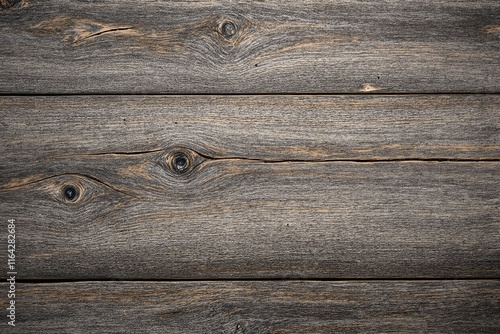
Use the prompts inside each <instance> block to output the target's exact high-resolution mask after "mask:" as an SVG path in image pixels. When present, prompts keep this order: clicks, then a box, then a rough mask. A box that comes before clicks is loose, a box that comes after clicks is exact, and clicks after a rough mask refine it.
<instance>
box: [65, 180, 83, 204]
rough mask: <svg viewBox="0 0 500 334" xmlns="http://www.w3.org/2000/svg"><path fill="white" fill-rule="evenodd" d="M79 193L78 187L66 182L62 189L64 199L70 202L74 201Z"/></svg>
mask: <svg viewBox="0 0 500 334" xmlns="http://www.w3.org/2000/svg"><path fill="white" fill-rule="evenodd" d="M80 193H81V189H80V187H78V186H76V185H73V184H67V185H65V186H64V187H63V189H62V195H63V197H64V200H65V201H66V202H70V203H73V202H76V201H77V200H78V198H79V197H80Z"/></svg>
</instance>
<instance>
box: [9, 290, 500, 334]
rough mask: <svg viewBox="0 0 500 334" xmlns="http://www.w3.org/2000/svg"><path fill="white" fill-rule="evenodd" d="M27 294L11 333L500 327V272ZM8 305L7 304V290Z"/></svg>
mask: <svg viewBox="0 0 500 334" xmlns="http://www.w3.org/2000/svg"><path fill="white" fill-rule="evenodd" d="M0 286H1V287H2V291H3V290H4V287H5V283H2V284H0ZM18 295H19V297H18V304H19V305H18V314H19V315H18V320H17V325H16V328H15V329H16V330H17V331H14V330H12V329H10V330H9V331H7V332H12V333H24V334H28V333H36V334H38V333H41V332H43V333H58V334H59V333H99V334H101V333H141V332H144V331H145V330H147V332H148V333H162V334H163V333H172V334H180V333H189V334H205V333H227V334H243V333H245V334H271V333H273V334H285V333H290V334H291V333H318V334H319V333H325V334H326V333H360V332H361V333H389V332H390V333H396V332H397V333H467V334H469V333H492V334H493V333H495V334H496V333H498V329H499V328H500V317H498V314H500V284H499V282H498V281H434V282H428V281H417V282H411V281H410V282H394V281H389V282H386V281H383V282H318V281H295V282H289V281H267V282H231V281H225V282H98V281H96V282H78V283H51V284H25V283H23V284H19V290H18ZM0 305H1V307H2V308H4V306H6V305H5V302H4V299H3V298H2V299H1V301H0ZM5 326H6V325H5V324H4V323H2V324H0V328H2V327H5Z"/></svg>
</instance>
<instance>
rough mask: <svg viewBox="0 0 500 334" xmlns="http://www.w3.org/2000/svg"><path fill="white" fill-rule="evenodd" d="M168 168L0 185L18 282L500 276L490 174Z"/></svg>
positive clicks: (119, 162)
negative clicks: (69, 189)
mask: <svg viewBox="0 0 500 334" xmlns="http://www.w3.org/2000/svg"><path fill="white" fill-rule="evenodd" d="M168 154H169V153H168ZM166 159H170V158H169V157H168V156H166V155H165V154H164V153H163V152H159V153H156V154H144V155H133V156H130V155H110V156H98V157H96V156H93V157H84V156H81V157H73V158H71V159H67V160H55V161H54V160H50V161H39V162H38V163H37V164H36V165H38V168H37V169H36V171H35V172H36V174H33V175H31V176H27V177H26V178H25V179H23V180H21V181H19V180H7V183H3V184H2V188H1V189H0V201H1V203H2V210H1V211H2V212H1V216H2V217H3V218H4V219H8V218H9V219H16V220H17V222H18V228H17V247H18V250H19V255H18V262H19V265H18V266H20V268H22V270H20V272H21V274H20V275H21V277H22V278H88V279H94V278H127V279H133V278H141V279H147V278H282V277H288V278H292V277H293V278H330V277H334V278H338V277H341V278H351V277H355V278H364V277H378V278H384V277H390V278H399V277H403V278H415V277H440V278H456V277H499V275H500V247H499V245H500V224H499V222H500V221H499V218H500V216H499V202H500V199H499V193H500V163H498V162H496V163H493V162H488V163H485V162H483V163H444V162H399V163H398V162H394V163H342V162H326V163H322V162H293V163H291V162H284V163H266V162H254V161H244V160H238V159H221V160H205V161H203V162H201V163H200V164H199V165H197V166H196V167H195V168H194V169H193V170H190V171H188V172H187V173H186V174H183V175H177V174H175V173H174V172H173V171H172V170H171V169H170V167H168V166H167V164H166V163H164V160H166ZM30 165H31V163H29V162H27V165H26V168H27V169H24V170H23V171H21V172H20V173H23V174H26V171H29V170H30V169H29V167H28V166H30ZM42 166H45V167H42ZM67 185H73V186H74V187H75V188H77V189H79V191H80V196H79V197H78V199H77V200H76V201H74V202H69V201H67V200H66V199H65V197H64V196H63V193H62V192H63V190H64V189H65V187H66V186H67ZM1 233H2V235H4V236H5V234H6V233H7V231H6V230H5V231H1ZM3 239H5V240H6V237H5V238H3ZM1 256H2V259H5V257H6V253H5V254H1Z"/></svg>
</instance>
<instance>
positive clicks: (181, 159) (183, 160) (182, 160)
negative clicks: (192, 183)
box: [170, 152, 191, 174]
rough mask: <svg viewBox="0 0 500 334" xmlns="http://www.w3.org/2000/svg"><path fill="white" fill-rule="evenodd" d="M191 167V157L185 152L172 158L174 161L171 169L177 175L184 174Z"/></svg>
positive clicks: (177, 153) (175, 154)
mask: <svg viewBox="0 0 500 334" xmlns="http://www.w3.org/2000/svg"><path fill="white" fill-rule="evenodd" d="M190 165H191V161H190V159H189V156H188V155H187V154H186V153H184V152H176V153H174V155H173V156H172V160H171V163H170V166H171V168H172V169H173V170H174V172H176V173H177V174H182V173H185V172H187V171H188V169H189V167H190Z"/></svg>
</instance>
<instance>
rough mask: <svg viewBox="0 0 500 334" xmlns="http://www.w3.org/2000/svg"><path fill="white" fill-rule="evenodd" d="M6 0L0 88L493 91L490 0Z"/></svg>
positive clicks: (497, 62)
mask: <svg viewBox="0 0 500 334" xmlns="http://www.w3.org/2000/svg"><path fill="white" fill-rule="evenodd" d="M4 2H5V3H7V2H11V3H14V5H13V6H11V7H9V8H7V7H8V6H6V5H3V6H2V8H0V64H1V67H0V93H41V94H45V93H55V94H60V93H97V94H99V93H283V92H287V93H334V92H337V93H340V92H350V93H351V92H377V93H379V92H416V93H422V92H430V93H435V92H497V93H498V92H500V90H499V88H500V86H499V82H500V19H499V17H500V2H499V1H497V0H478V1H451V0H448V1H446V0H425V1H424V0H418V1H390V0H367V1H350V0H342V1H337V0H336V1H333V0H331V1H305V0H301V1H293V2H284V1H278V0H274V1H265V2H260V1H259V2H257V1H238V2H234V1H210V2H207V1H203V2H199V1H151V0H143V1H140V2H138V1H132V0H112V1H106V2H102V3H96V2H95V1H71V0H51V1H29V0H28V1H26V0H23V1H13V0H9V1H7V0H5V1H4ZM4 2H2V3H4ZM228 22H230V23H229V25H227V24H226V23H228ZM225 24H226V25H225ZM231 24H232V26H231Z"/></svg>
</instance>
